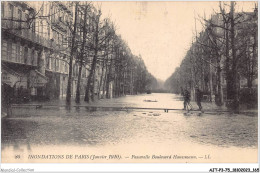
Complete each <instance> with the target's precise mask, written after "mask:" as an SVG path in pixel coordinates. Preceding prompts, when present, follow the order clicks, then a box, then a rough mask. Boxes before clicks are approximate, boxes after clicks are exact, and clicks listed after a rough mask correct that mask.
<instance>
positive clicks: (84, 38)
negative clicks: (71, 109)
mask: <svg viewBox="0 0 260 173" xmlns="http://www.w3.org/2000/svg"><path fill="white" fill-rule="evenodd" d="M87 12H88V7H87V6H86V7H85V12H84V25H83V42H82V46H81V54H80V62H79V74H78V83H77V90H76V100H75V101H76V103H80V81H81V73H82V65H83V59H84V50H85V44H86V35H87V30H86V23H87Z"/></svg>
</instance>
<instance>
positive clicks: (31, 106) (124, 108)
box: [11, 104, 229, 113]
mask: <svg viewBox="0 0 260 173" xmlns="http://www.w3.org/2000/svg"><path fill="white" fill-rule="evenodd" d="M11 108H12V110H13V109H22V108H25V109H35V110H61V109H64V110H76V111H84V110H85V111H130V110H143V111H145V110H154V111H164V112H166V113H168V112H169V111H182V112H188V111H187V110H183V109H177V108H158V107H131V106H93V105H71V106H67V105H42V104H13V105H12V106H11ZM190 112H201V111H200V110H190ZM206 112H207V113H209V112H211V113H225V112H229V111H228V110H207V111H206Z"/></svg>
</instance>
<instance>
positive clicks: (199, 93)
mask: <svg viewBox="0 0 260 173" xmlns="http://www.w3.org/2000/svg"><path fill="white" fill-rule="evenodd" d="M202 96H203V93H202V91H201V90H200V89H199V87H198V86H197V85H196V86H195V98H196V102H197V105H198V107H199V110H200V111H201V110H202V106H201V100H202Z"/></svg>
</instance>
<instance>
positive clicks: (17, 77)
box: [1, 64, 27, 87]
mask: <svg viewBox="0 0 260 173" xmlns="http://www.w3.org/2000/svg"><path fill="white" fill-rule="evenodd" d="M1 80H2V82H3V83H5V84H7V85H10V86H11V87H14V85H16V86H18V85H20V86H24V87H26V85H27V77H26V75H25V74H23V73H18V72H16V71H14V70H12V69H11V68H9V67H7V66H6V65H4V64H2V69H1Z"/></svg>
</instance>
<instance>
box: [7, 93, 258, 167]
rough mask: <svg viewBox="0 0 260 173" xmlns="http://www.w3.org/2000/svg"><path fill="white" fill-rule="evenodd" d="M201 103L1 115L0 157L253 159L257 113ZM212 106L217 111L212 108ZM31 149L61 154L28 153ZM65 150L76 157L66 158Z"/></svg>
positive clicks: (142, 100)
mask: <svg viewBox="0 0 260 173" xmlns="http://www.w3.org/2000/svg"><path fill="white" fill-rule="evenodd" d="M46 104H50V103H46ZM95 105H98V106H116V107H123V106H125V107H143V108H174V109H182V108H183V101H182V100H181V98H180V97H178V96H176V95H173V94H150V95H147V94H144V95H138V96H126V97H121V98H116V99H110V100H101V101H98V102H97V103H95ZM193 106H194V107H195V108H196V105H194V104H193ZM202 106H204V108H205V113H198V112H193V113H187V112H185V111H182V110H177V111H169V112H168V113H167V112H164V111H163V110H127V111H91V112H89V111H86V110H84V109H82V110H80V111H70V112H68V111H64V110H63V111H62V114H61V113H58V112H59V111H58V112H57V110H54V111H48V112H47V111H46V114H45V115H43V114H40V115H37V114H32V115H30V113H28V115H27V116H26V117H15V118H3V119H2V161H3V162H55V163H57V162H178V163H182V162H193V163H195V162H200V163H205V162H211V163H212V162H229V163H230V162H257V153H258V152H257V151H258V126H257V124H258V117H257V115H255V116H252V115H250V116H249V115H245V114H239V115H236V114H231V113H225V112H221V109H224V108H218V107H216V106H215V105H211V104H206V103H202ZM212 110H214V111H215V110H218V111H219V112H216V114H214V111H212ZM42 111H44V110H42ZM55 111H56V112H55ZM208 112H210V113H208ZM17 155H19V156H17ZM32 155H56V156H57V155H59V156H60V157H56V158H53V159H49V158H48V159H46V158H31V156H32ZM61 155H63V157H61ZM66 155H73V156H72V157H74V158H72V159H67V158H66ZM76 155H77V156H76ZM79 155H85V156H87V155H88V156H89V158H87V157H85V158H84V157H82V158H81V157H79ZM93 155H95V156H100V157H95V156H93ZM109 155H118V158H112V157H111V158H109V157H110V156H109ZM175 155H178V156H185V157H180V158H179V157H176V156H175ZM91 156H93V157H92V159H91ZM101 156H103V157H101ZM105 156H106V157H105ZM119 156H120V158H119ZM156 156H158V157H156ZM160 156H162V157H160ZM164 156H165V157H164ZM166 156H168V157H166ZM170 156H171V157H170ZM17 157H19V158H17ZM173 157H174V158H173ZM156 158H157V159H156Z"/></svg>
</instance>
